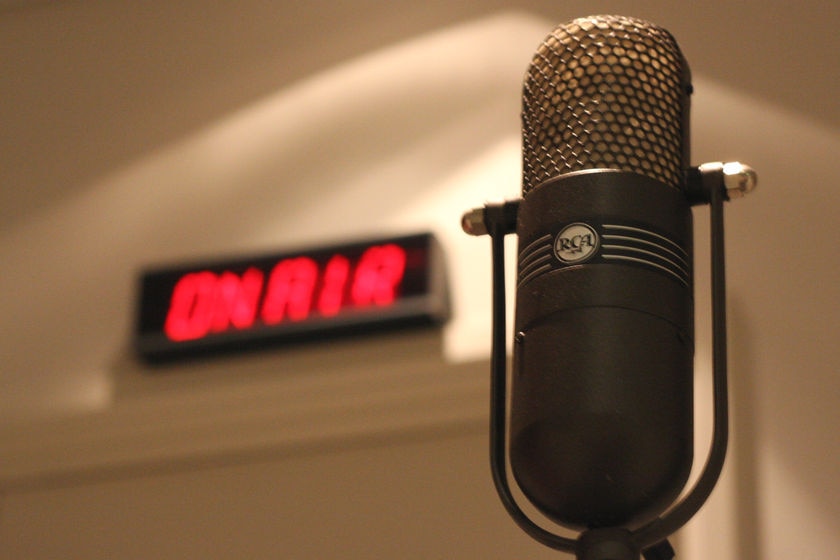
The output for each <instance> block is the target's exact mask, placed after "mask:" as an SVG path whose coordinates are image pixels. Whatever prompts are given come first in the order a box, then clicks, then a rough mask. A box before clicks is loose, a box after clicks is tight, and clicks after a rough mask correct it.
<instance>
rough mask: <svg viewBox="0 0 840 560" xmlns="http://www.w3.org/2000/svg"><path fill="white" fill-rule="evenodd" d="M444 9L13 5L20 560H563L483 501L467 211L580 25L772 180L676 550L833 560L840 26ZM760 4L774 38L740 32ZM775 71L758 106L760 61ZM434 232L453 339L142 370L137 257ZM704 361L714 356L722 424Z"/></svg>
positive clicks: (10, 105) (579, 7)
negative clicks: (700, 482) (628, 38)
mask: <svg viewBox="0 0 840 560" xmlns="http://www.w3.org/2000/svg"><path fill="white" fill-rule="evenodd" d="M451 4H452V3H435V2H432V3H429V4H424V5H423V6H418V7H394V6H391V4H388V3H383V2H374V1H371V2H366V3H361V2H360V3H356V4H352V5H347V4H341V5H336V6H320V7H319V6H318V5H317V4H313V3H310V4H307V6H308V7H307V8H305V9H304V8H297V7H289V6H286V7H283V8H277V7H271V6H263V5H259V3H256V2H254V3H250V2H240V3H237V4H236V7H235V8H234V7H223V6H216V5H213V6H208V5H205V3H191V2H187V1H184V2H166V3H160V5H158V6H150V5H148V4H146V5H143V6H141V5H135V4H133V3H118V2H94V1H90V2H47V3H38V2H36V3H33V4H28V5H26V4H24V5H23V6H22V7H19V6H20V4H17V5H16V6H18V7H13V8H8V9H5V11H0V46H2V50H3V52H9V53H13V54H12V56H7V57H3V58H2V61H0V65H2V66H0V76H2V78H0V79H2V80H3V84H4V87H3V88H2V91H0V96H2V99H0V101H2V102H0V121H1V122H3V123H4V127H3V132H0V141H2V150H0V178H2V183H0V184H2V185H3V186H2V189H0V195H2V204H0V211H2V214H0V215H2V221H0V262H3V263H4V272H3V274H2V275H0V308H2V309H3V310H4V313H3V316H2V318H0V332H2V335H3V336H2V337H0V356H2V362H0V417H2V418H3V419H4V422H5V425H4V427H2V428H0V455H1V456H2V460H0V491H2V501H0V556H3V557H9V558H19V557H27V558H50V557H55V556H56V555H57V554H59V552H60V553H61V554H60V555H62V556H65V557H84V558H90V557H108V556H110V555H116V556H118V557H141V556H143V557H148V556H154V555H160V556H164V557H169V556H174V557H182V556H193V555H198V554H202V555H203V556H205V557H219V558H224V557H231V556H233V555H234V554H235V552H234V550H235V549H237V548H239V547H245V546H252V547H253V548H252V549H251V551H252V552H253V555H254V556H258V557H260V556H264V555H268V554H271V553H272V552H273V551H277V550H281V551H282V553H281V556H283V557H290V558H315V557H319V558H321V557H325V556H326V557H331V556H332V557H339V558H354V557H359V558H362V557H364V558H369V557H371V556H373V557H386V556H390V555H395V554H397V553H399V554H400V555H401V556H408V555H409V554H412V553H413V554H416V557H417V558H420V557H423V558H429V557H464V558H468V557H470V558H471V557H486V558H505V557H510V556H515V555H521V556H527V557H533V558H542V557H549V556H550V557H557V554H555V553H553V552H551V551H546V550H544V549H542V548H541V547H539V546H538V545H536V544H534V543H532V542H530V540H529V539H528V538H527V537H525V536H524V535H522V534H521V532H520V531H519V530H518V529H517V528H516V527H515V526H514V525H513V523H512V522H511V521H509V520H508V519H506V517H505V516H504V513H503V511H502V508H501V505H500V504H498V502H497V499H496V497H495V495H494V493H493V490H492V488H491V485H490V482H489V473H488V472H487V470H488V469H487V467H486V466H485V464H484V462H485V456H486V450H485V447H484V446H485V445H486V442H485V439H486V433H485V415H486V410H485V408H486V400H487V395H486V393H487V381H488V380H487V372H486V366H487V364H486V358H487V352H488V348H489V340H488V333H489V329H488V324H487V317H488V316H489V309H488V307H487V302H488V301H489V286H488V283H487V271H488V267H489V258H488V253H489V247H488V242H487V240H484V239H472V238H468V237H467V236H465V235H462V234H461V233H460V231H459V230H458V218H459V216H460V214H461V212H462V211H463V210H464V209H466V208H469V207H472V206H475V205H479V204H481V203H483V202H485V201H486V200H487V199H494V198H495V199H498V198H501V197H504V196H514V195H515V194H516V192H517V190H518V182H519V178H518V165H519V163H518V162H519V153H518V150H519V132H518V115H517V113H518V104H519V100H518V98H519V88H520V83H521V76H522V73H523V72H524V68H525V66H526V64H527V61H528V59H529V57H530V55H531V54H532V52H533V49H534V47H535V45H536V44H537V43H538V42H539V41H540V40H541V39H542V37H543V36H544V35H545V34H546V33H547V32H548V31H549V30H550V29H551V27H552V24H553V22H554V21H563V20H565V19H568V18H570V17H575V16H578V15H584V14H586V13H588V12H590V11H592V12H607V11H615V12H620V13H627V14H631V15H641V16H643V17H649V18H651V19H652V20H654V21H657V22H659V23H661V24H663V25H664V26H666V27H667V28H669V29H670V30H671V31H672V32H673V33H674V34H675V36H676V37H677V39H678V40H679V41H680V42H681V43H683V47H684V49H685V50H686V55H687V56H688V57H689V60H690V61H691V62H692V67H693V70H694V74H695V92H696V93H695V95H694V100H693V110H694V113H693V128H694V130H693V148H694V160H695V161H697V162H701V161H710V160H733V159H741V160H743V161H745V162H748V163H750V164H751V165H753V166H754V167H755V168H756V169H757V170H758V171H759V175H760V187H759V189H760V190H759V191H758V192H757V193H756V194H755V195H753V196H752V197H751V198H749V199H745V200H743V201H739V202H736V203H732V204H731V205H729V207H728V209H727V211H728V216H727V226H728V261H729V262H728V265H729V267H728V272H729V280H730V313H731V315H730V328H731V332H730V344H731V358H730V363H731V371H732V373H731V376H732V379H731V392H732V411H733V419H732V420H733V440H734V441H733V445H732V448H731V452H730V454H729V457H728V462H727V466H726V471H725V474H724V477H723V479H722V481H721V483H720V485H719V487H718V488H717V490H716V491H715V493H714V494H713V496H712V498H711V500H710V502H709V503H708V504H707V506H706V507H705V508H704V510H703V511H702V512H701V513H700V514H699V515H698V517H697V518H695V519H694V520H693V521H692V522H691V523H690V524H689V526H688V527H687V529H686V530H685V531H683V532H682V534H681V536H680V539H679V552H680V557H681V558H686V559H691V558H698V559H699V558H704V557H716V558H720V559H729V558H731V559H733V560H734V559H736V558H739V559H740V558H766V559H771V560H773V559H783V558H790V557H821V556H825V557H830V556H832V555H833V553H834V551H835V550H837V548H838V547H840V537H838V535H840V526H838V520H840V510H838V506H837V504H838V503H840V485H838V484H837V482H836V481H835V480H834V477H835V475H836V473H837V472H840V454H838V452H837V443H836V441H837V438H836V436H835V433H834V427H835V426H836V425H838V424H840V413H838V407H837V395H838V394H840V391H839V390H838V381H837V377H836V375H835V372H834V365H835V364H836V363H838V361H840V360H838V358H840V350H838V347H837V345H836V344H834V343H833V342H834V339H835V338H838V335H840V319H838V317H840V303H838V301H839V300H838V297H837V295H838V291H837V288H836V286H837V281H838V280H840V278H838V276H840V265H838V263H837V259H835V258H834V256H833V248H834V247H833V246H834V237H835V236H836V233H837V227H836V225H835V224H836V222H835V220H834V215H833V214H834V209H835V208H837V207H838V203H839V202H840V200H838V199H839V198H840V194H838V190H837V189H836V188H834V187H833V181H832V179H833V178H834V167H835V165H834V159H835V158H836V155H837V154H838V153H840V132H838V129H837V126H838V123H839V122H840V121H838V119H837V114H836V113H834V112H831V111H830V109H826V107H835V105H836V104H834V105H831V104H828V105H827V104H826V102H825V98H826V97H830V98H831V99H835V98H836V85H837V84H836V82H834V83H833V86H835V91H834V95H832V93H831V91H830V89H831V88H830V87H826V85H828V86H831V85H832V82H831V81H830V79H829V78H826V76H836V75H837V72H836V69H837V68H836V60H834V59H833V58H831V57H830V56H828V55H826V54H825V53H826V52H836V48H834V49H827V48H825V47H827V46H830V45H831V44H832V41H834V42H835V43H836V38H835V39H828V38H827V35H826V32H825V27H824V26H825V25H826V24H823V26H820V25H819V22H818V21H816V20H822V19H824V20H829V21H830V20H831V19H832V18H831V17H830V15H831V13H832V12H831V10H832V9H834V8H831V7H828V8H826V7H821V8H820V9H821V10H822V11H821V12H820V13H822V14H824V18H823V17H819V18H816V19H815V16H814V15H813V14H812V13H810V12H809V11H808V10H807V9H806V8H805V7H804V6H802V9H801V10H800V11H801V12H802V15H799V14H798V13H792V12H791V10H792V8H789V7H781V6H776V9H775V10H769V9H767V8H765V7H764V4H761V7H759V6H758V5H756V6H753V7H752V10H751V12H750V10H747V7H744V6H739V7H737V9H734V8H733V10H734V11H731V12H728V11H727V10H729V9H730V8H729V5H728V3H727V4H723V3H720V5H717V3H708V4H707V5H699V6H697V7H692V8H691V9H688V8H684V7H682V6H676V5H672V4H671V3H665V2H650V3H646V4H643V5H638V4H637V3H623V2H611V3H604V5H603V6H602V7H601V8H602V9H594V8H595V7H593V6H591V5H589V4H588V3H583V2H580V3H569V5H568V6H566V5H564V6H563V7H562V12H563V13H559V12H560V9H559V8H558V7H555V6H553V5H552V6H547V5H545V4H547V3H540V2H533V3H528V2H523V3H521V7H522V9H523V10H524V11H528V13H525V14H522V13H520V14H518V15H510V14H507V15H498V14H495V12H494V11H493V9H492V6H493V4H490V5H488V6H487V7H486V8H481V9H479V8H469V7H458V6H453V5H451ZM625 4H626V5H625ZM786 6H787V5H786ZM745 10H746V11H745ZM749 13H754V15H755V17H754V19H751V20H750V21H752V22H753V23H754V25H761V26H763V28H764V29H765V32H763V33H762V32H761V31H760V30H757V29H753V28H743V33H741V34H739V33H735V32H734V31H737V30H738V29H740V28H741V27H739V25H738V21H734V22H733V21H729V20H728V19H726V18H724V17H722V15H721V14H740V15H741V16H744V15H745V14H749ZM494 14H495V15H494ZM533 14H536V15H533ZM555 14H556V15H555ZM546 16H549V17H550V19H545V18H546ZM724 20H725V21H724ZM834 20H835V21H836V18H835V19H834ZM740 21H741V22H743V21H744V20H743V19H741V20H740ZM742 27H743V26H742ZM829 27H830V26H829ZM709 29H721V30H726V31H727V32H725V33H718V34H716V35H715V40H714V41H712V40H710V39H709V37H710V35H709V32H708V30H709ZM779 29H784V30H785V34H784V36H785V37H786V38H787V39H786V40H787V41H788V42H789V44H787V45H784V44H783V45H780V39H779V33H778V30H779ZM835 35H836V34H832V35H831V37H834V36H835ZM683 37H685V39H686V40H685V42H684V41H683ZM745 37H748V40H746V39H744V38H745ZM710 43H711V44H710ZM799 44H801V45H802V47H801V48H802V49H805V50H804V51H797V48H798V46H799ZM835 47H836V45H835ZM808 49H816V54H815V53H814V52H811V51H809V50H808ZM796 52H805V53H807V54H808V55H809V56H802V57H797V56H795V53H796ZM739 53H745V54H743V55H742V54H739ZM827 59H830V60H832V61H833V62H832V64H833V65H834V66H826V64H828V63H827V62H826V60H827ZM755 60H760V61H763V64H765V65H766V68H765V70H763V71H762V68H760V67H759V68H756V67H752V66H750V67H749V68H747V67H746V66H743V73H746V74H751V75H753V76H754V79H753V80H752V81H751V80H748V79H744V78H743V76H742V75H741V74H739V73H738V72H736V71H734V70H733V69H737V68H738V66H739V63H740V64H745V63H746V62H749V61H755ZM832 68H833V69H834V70H835V71H833V72H832V71H831V69H832ZM722 69H723V70H722ZM785 69H789V70H790V69H795V70H790V73H786V72H785ZM762 72H763V73H762ZM794 72H795V73H794ZM768 73H769V74H772V75H775V76H777V77H778V79H777V80H776V81H779V82H782V83H780V85H779V87H778V88H770V87H768V85H767V84H768V82H767V80H768V79H769V78H768V77H767V75H766V74H768ZM724 78H726V81H724ZM771 78H772V76H771ZM826 80H829V81H828V82H826ZM770 81H773V80H772V79H771V80H770ZM792 83H796V84H800V87H801V88H803V90H805V91H807V94H804V93H803V95H801V96H800V98H797V97H796V95H795V93H796V91H795V88H794V87H793V86H792V85H791V84H792ZM818 86H819V87H818ZM808 88H810V90H809V89H808ZM809 98H813V102H812V103H809ZM796 99H799V102H798V103H792V102H791V100H796ZM820 116H821V117H822V118H820ZM705 216H706V213H705V212H704V211H703V210H702V209H701V210H699V211H698V216H697V224H698V225H697V230H698V231H697V239H698V260H699V262H700V263H701V265H700V266H698V297H697V302H698V310H700V311H699V313H698V315H699V320H700V325H699V329H698V330H699V332H701V333H705V332H706V330H707V328H708V327H707V321H706V318H705V316H704V315H703V313H702V312H703V310H705V309H706V308H707V305H708V301H707V298H706V296H705V286H706V285H707V284H706V282H705V280H704V276H703V274H704V265H703V264H702V263H705V261H706V259H707V254H706V252H705V251H706V250H705V248H704V246H703V245H702V240H703V239H705V235H706V232H707V227H706V225H705ZM418 229H430V230H432V231H434V232H435V233H436V235H438V236H439V237H440V238H441V240H442V241H443V242H444V245H445V249H446V251H447V256H448V265H449V268H450V273H451V280H452V288H453V294H454V306H455V308H454V310H455V316H454V320H453V321H452V323H450V324H449V325H448V326H447V327H446V329H445V330H444V331H443V332H441V333H435V332H432V333H422V334H420V333H410V334H407V335H399V336H391V337H384V338H381V339H375V340H371V341H368V342H367V343H365V344H350V343H337V344H333V345H331V346H329V347H323V348H320V347H319V348H314V349H313V348H303V349H287V350H285V351H282V352H269V353H265V354H257V355H249V356H243V357H238V358H227V359H223V360H217V361H212V362H202V363H197V364H186V365H183V366H176V367H173V368H170V369H169V370H167V371H166V372H158V373H159V374H160V373H164V375H148V372H147V371H145V370H144V368H143V367H142V366H140V365H139V364H137V363H136V362H135V361H134V359H133V358H132V356H131V355H130V352H129V351H128V339H129V333H130V325H131V319H132V317H131V312H132V308H131V305H132V298H133V296H134V293H133V288H134V285H133V280H134V277H135V274H136V271H137V270H138V268H139V267H141V266H145V265H147V264H150V263H156V262H161V261H170V260H172V259H181V258H193V257H204V256H215V255H220V254H221V255H224V254H230V253H239V252H251V251H253V250H263V249H285V248H287V247H292V246H299V245H301V244H309V243H313V242H321V241H334V240H337V239H341V240H343V239H346V238H354V237H359V236H360V237H364V236H367V235H369V234H379V233H394V232H402V231H416V230H418ZM708 355H709V350H708V341H707V339H706V338H704V337H703V336H702V335H701V339H700V340H699V343H698V360H697V362H698V363H697V370H698V380H697V386H698V390H699V394H700V396H699V399H700V400H699V403H698V417H699V418H698V421H699V422H698V423H699V425H700V429H701V433H706V432H705V431H703V430H706V431H707V428H708V426H707V422H706V418H707V413H708V412H707V409H706V408H705V407H704V403H705V402H706V399H707V397H708V394H707V393H708V383H707V377H706V376H707V374H708ZM698 439H699V440H700V442H699V445H698V447H699V448H700V449H698V456H702V453H703V449H702V443H703V440H702V437H701V438H698ZM377 477H379V478H381V480H380V481H377V480H376V479H377ZM328 479H329V480H328ZM325 480H327V481H326V482H324V481H325ZM324 494H326V495H335V496H336V500H335V502H327V501H326V500H325V497H324ZM285 496H289V497H290V498H289V499H291V500H293V502H286V501H284V497H285ZM292 503H293V505H290V504H292ZM393 504H400V506H401V507H394V506H393ZM322 520H323V521H326V522H327V525H328V526H329V528H326V527H322V526H321V525H320V524H319V521H322ZM454 520H460V521H461V525H460V527H459V529H462V530H463V531H464V534H463V535H459V534H457V533H455V532H453V529H452V525H453V521H454ZM382 533H387V534H388V539H386V540H380V539H379V537H380V536H381V534H382ZM342 547H346V549H344V548H342ZM407 551H413V552H411V553H409V552H407ZM408 557H411V556H408Z"/></svg>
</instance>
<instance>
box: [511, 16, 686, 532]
mask: <svg viewBox="0 0 840 560" xmlns="http://www.w3.org/2000/svg"><path fill="white" fill-rule="evenodd" d="M690 82H691V80H690V72H689V69H688V65H687V63H686V62H685V60H684V58H683V56H682V54H681V53H680V50H679V47H678V46H677V45H676V42H675V41H674V40H673V38H672V37H671V36H670V34H668V33H667V32H666V31H664V30H662V29H661V28H658V27H655V26H653V25H651V24H649V23H647V22H643V21H639V20H635V19H632V18H625V17H618V16H597V17H593V18H584V19H581V20H575V21H574V22H571V23H570V24H568V25H566V26H562V27H560V28H558V29H557V30H555V31H554V32H553V33H552V34H551V35H550V36H549V37H548V38H547V39H546V41H545V42H544V43H543V45H542V46H541V47H540V49H539V50H538V52H537V54H536V55H535V57H534V59H533V61H532V64H531V66H530V68H529V71H528V74H527V76H526V81H525V86H524V93H523V197H522V201H521V203H520V207H519V212H518V216H517V229H516V233H517V235H518V242H519V257H518V282H517V290H516V312H515V325H514V332H515V335H514V347H513V374H512V388H511V405H510V406H511V408H510V410H511V412H510V463H511V469H512V471H513V474H514V477H515V478H516V480H517V483H518V485H519V487H520V488H521V489H522V491H523V493H524V494H525V495H526V496H527V498H528V499H529V500H530V501H531V502H532V503H533V504H534V505H535V506H536V507H537V508H538V509H539V510H540V511H542V512H543V513H544V514H545V515H546V516H548V517H549V518H551V519H553V520H554V521H557V522H559V523H561V524H563V525H567V526H569V527H573V528H598V527H617V526H624V527H629V528H632V527H638V526H641V525H643V524H645V523H647V522H649V521H651V520H653V519H655V518H656V517H657V516H659V515H660V514H661V513H663V512H664V511H665V509H666V508H667V507H668V506H669V505H670V504H671V503H673V502H674V500H675V499H676V498H677V497H678V495H679V493H680V491H681V489H682V487H683V486H684V484H685V482H686V480H687V479H688V475H689V472H690V470H691V465H692V459H693V457H692V455H693V358H694V317H693V315H694V304H693V293H692V291H693V273H692V266H691V261H692V252H693V251H692V216H691V210H690V203H689V201H688V199H687V196H686V193H685V184H684V183H685V180H686V179H685V177H686V170H687V169H688V159H689V142H688V128H689V127H688V119H689V96H690V93H691V85H690Z"/></svg>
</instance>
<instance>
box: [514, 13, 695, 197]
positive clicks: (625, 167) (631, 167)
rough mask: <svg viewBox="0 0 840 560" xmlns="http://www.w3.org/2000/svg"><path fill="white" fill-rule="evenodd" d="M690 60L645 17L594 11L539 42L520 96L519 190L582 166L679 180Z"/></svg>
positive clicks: (685, 149)
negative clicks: (686, 60)
mask: <svg viewBox="0 0 840 560" xmlns="http://www.w3.org/2000/svg"><path fill="white" fill-rule="evenodd" d="M690 88H691V86H690V78H689V71H688V66H687V64H686V63H685V59H684V58H683V56H682V53H681V52H680V50H679V47H678V46H677V43H676V41H674V39H673V37H672V36H671V35H670V34H669V33H668V32H667V31H665V30H664V29H662V28H660V27H657V26H655V25H652V24H650V23H648V22H645V21H641V20H637V19H633V18H627V17H621V16H593V17H588V18H581V19H577V20H574V21H572V22H571V23H569V24H566V25H563V26H561V27H558V28H557V29H555V30H554V32H552V34H551V35H549V36H548V37H547V38H546V40H545V41H544V42H543V44H542V45H540V47H539V49H538V50H537V53H536V54H535V55H534V59H533V61H532V62H531V66H530V67H529V68H528V73H527V75H526V77H525V83H524V89H523V103H522V137H523V146H522V151H523V182H522V190H523V193H525V194H527V193H528V192H529V191H530V190H531V189H533V188H535V187H537V186H538V185H540V184H541V183H543V182H544V181H546V180H548V179H551V178H554V177H557V176H559V175H563V174H566V173H570V172H573V171H580V170H585V169H602V168H605V169H618V170H622V171H632V172H635V173H638V174H641V175H645V176H648V177H651V178H653V179H655V180H658V181H661V182H663V183H665V184H666V185H669V186H672V187H674V188H680V187H681V185H682V181H683V171H684V169H685V168H686V164H687V162H686V161H683V160H684V159H686V158H687V154H688V145H687V143H688V140H687V137H688V131H687V128H688V110H689V107H688V105H689V103H688V95H689V94H690Z"/></svg>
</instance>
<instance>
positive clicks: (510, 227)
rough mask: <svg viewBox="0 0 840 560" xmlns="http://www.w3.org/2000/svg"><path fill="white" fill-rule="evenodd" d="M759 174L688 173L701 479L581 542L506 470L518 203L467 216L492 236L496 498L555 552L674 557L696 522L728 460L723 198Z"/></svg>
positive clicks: (719, 169) (469, 224)
mask: <svg viewBox="0 0 840 560" xmlns="http://www.w3.org/2000/svg"><path fill="white" fill-rule="evenodd" d="M756 184H757V176H756V173H755V172H754V171H753V170H752V169H751V168H750V167H749V166H746V165H742V164H739V163H727V164H723V163H712V164H703V165H701V166H699V167H697V168H692V169H691V170H689V172H688V174H687V181H686V195H687V197H688V200H689V202H690V203H691V204H692V205H699V204H709V205H710V208H711V211H710V222H711V284H712V354H713V358H712V361H713V368H712V369H713V371H712V379H713V408H714V411H713V419H714V426H713V432H712V443H711V447H710V450H709V454H708V458H707V460H706V464H705V466H704V467H703V471H702V473H701V474H700V477H699V478H698V480H697V482H696V483H695V485H694V487H693V488H692V489H691V491H690V492H689V493H688V495H686V497H685V498H683V500H682V501H680V502H679V503H677V504H676V505H674V506H673V507H672V508H671V509H670V510H668V511H667V512H665V513H664V515H662V516H661V517H659V518H657V519H655V520H653V521H651V522H649V523H647V524H646V525H643V526H641V527H639V528H636V529H633V530H630V529H628V528H625V527H608V528H593V529H587V530H585V531H583V532H582V533H581V534H580V535H578V538H577V539H572V538H569V537H564V536H561V535H557V534H555V533H552V532H551V531H548V530H546V529H544V528H543V527H541V526H539V525H537V524H536V523H535V522H534V521H532V520H531V519H530V518H529V517H528V515H527V514H526V513H525V512H524V511H522V509H521V508H520V507H519V504H518V503H517V502H516V499H515V498H514V496H513V494H512V492H511V489H510V484H509V481H508V474H507V437H506V434H507V344H506V340H505V330H506V329H505V314H506V312H505V307H506V302H505V266H504V262H505V257H504V237H505V235H508V234H510V233H514V232H515V231H516V221H517V212H518V209H519V201H518V200H515V201H509V202H504V203H501V204H488V205H486V206H484V207H483V208H477V209H473V210H471V211H469V212H467V213H466V214H464V217H463V219H462V222H461V223H462V227H463V229H464V231H465V232H467V233H469V234H471V235H486V234H489V235H490V238H491V246H492V259H493V269H492V270H493V272H492V277H493V287H492V298H493V311H492V315H493V318H492V343H491V363H490V376H491V385H490V466H491V471H492V476H493V483H494V485H495V487H496V491H497V493H498V494H499V498H500V499H501V501H502V504H503V505H504V507H505V509H506V510H507V512H508V514H509V515H510V516H511V518H512V519H513V520H514V521H515V522H516V523H517V524H518V525H519V527H520V528H522V529H523V530H524V531H525V532H526V533H527V534H528V535H530V536H531V537H532V538H534V539H535V540H537V541H538V542H540V543H542V544H544V545H546V546H548V547H550V548H554V549H556V550H560V551H564V552H570V553H573V554H575V557H576V558H577V560H639V557H640V555H642V556H644V558H645V560H671V559H672V558H674V550H673V548H672V547H671V545H670V543H669V542H668V540H667V538H668V536H669V535H671V534H672V533H673V532H675V531H676V530H678V529H679V528H680V527H682V526H683V525H684V524H685V523H686V522H688V520H689V519H691V518H692V517H693V516H694V514H695V513H697V511H698V510H699V509H700V507H701V506H702V505H703V504H704V503H705V501H706V499H707V498H708V497H709V495H710V494H711V492H712V489H713V488H714V486H715V484H716V483H717V480H718V477H719V476H720V473H721V470H722V469H723V464H724V459H725V457H726V447H727V443H728V438H729V430H728V424H729V420H728V419H729V407H728V391H727V348H726V274H725V260H724V219H723V202H724V201H725V200H730V199H732V198H740V197H741V196H743V195H745V194H747V193H749V192H751V191H752V190H754V189H755V186H756Z"/></svg>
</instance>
